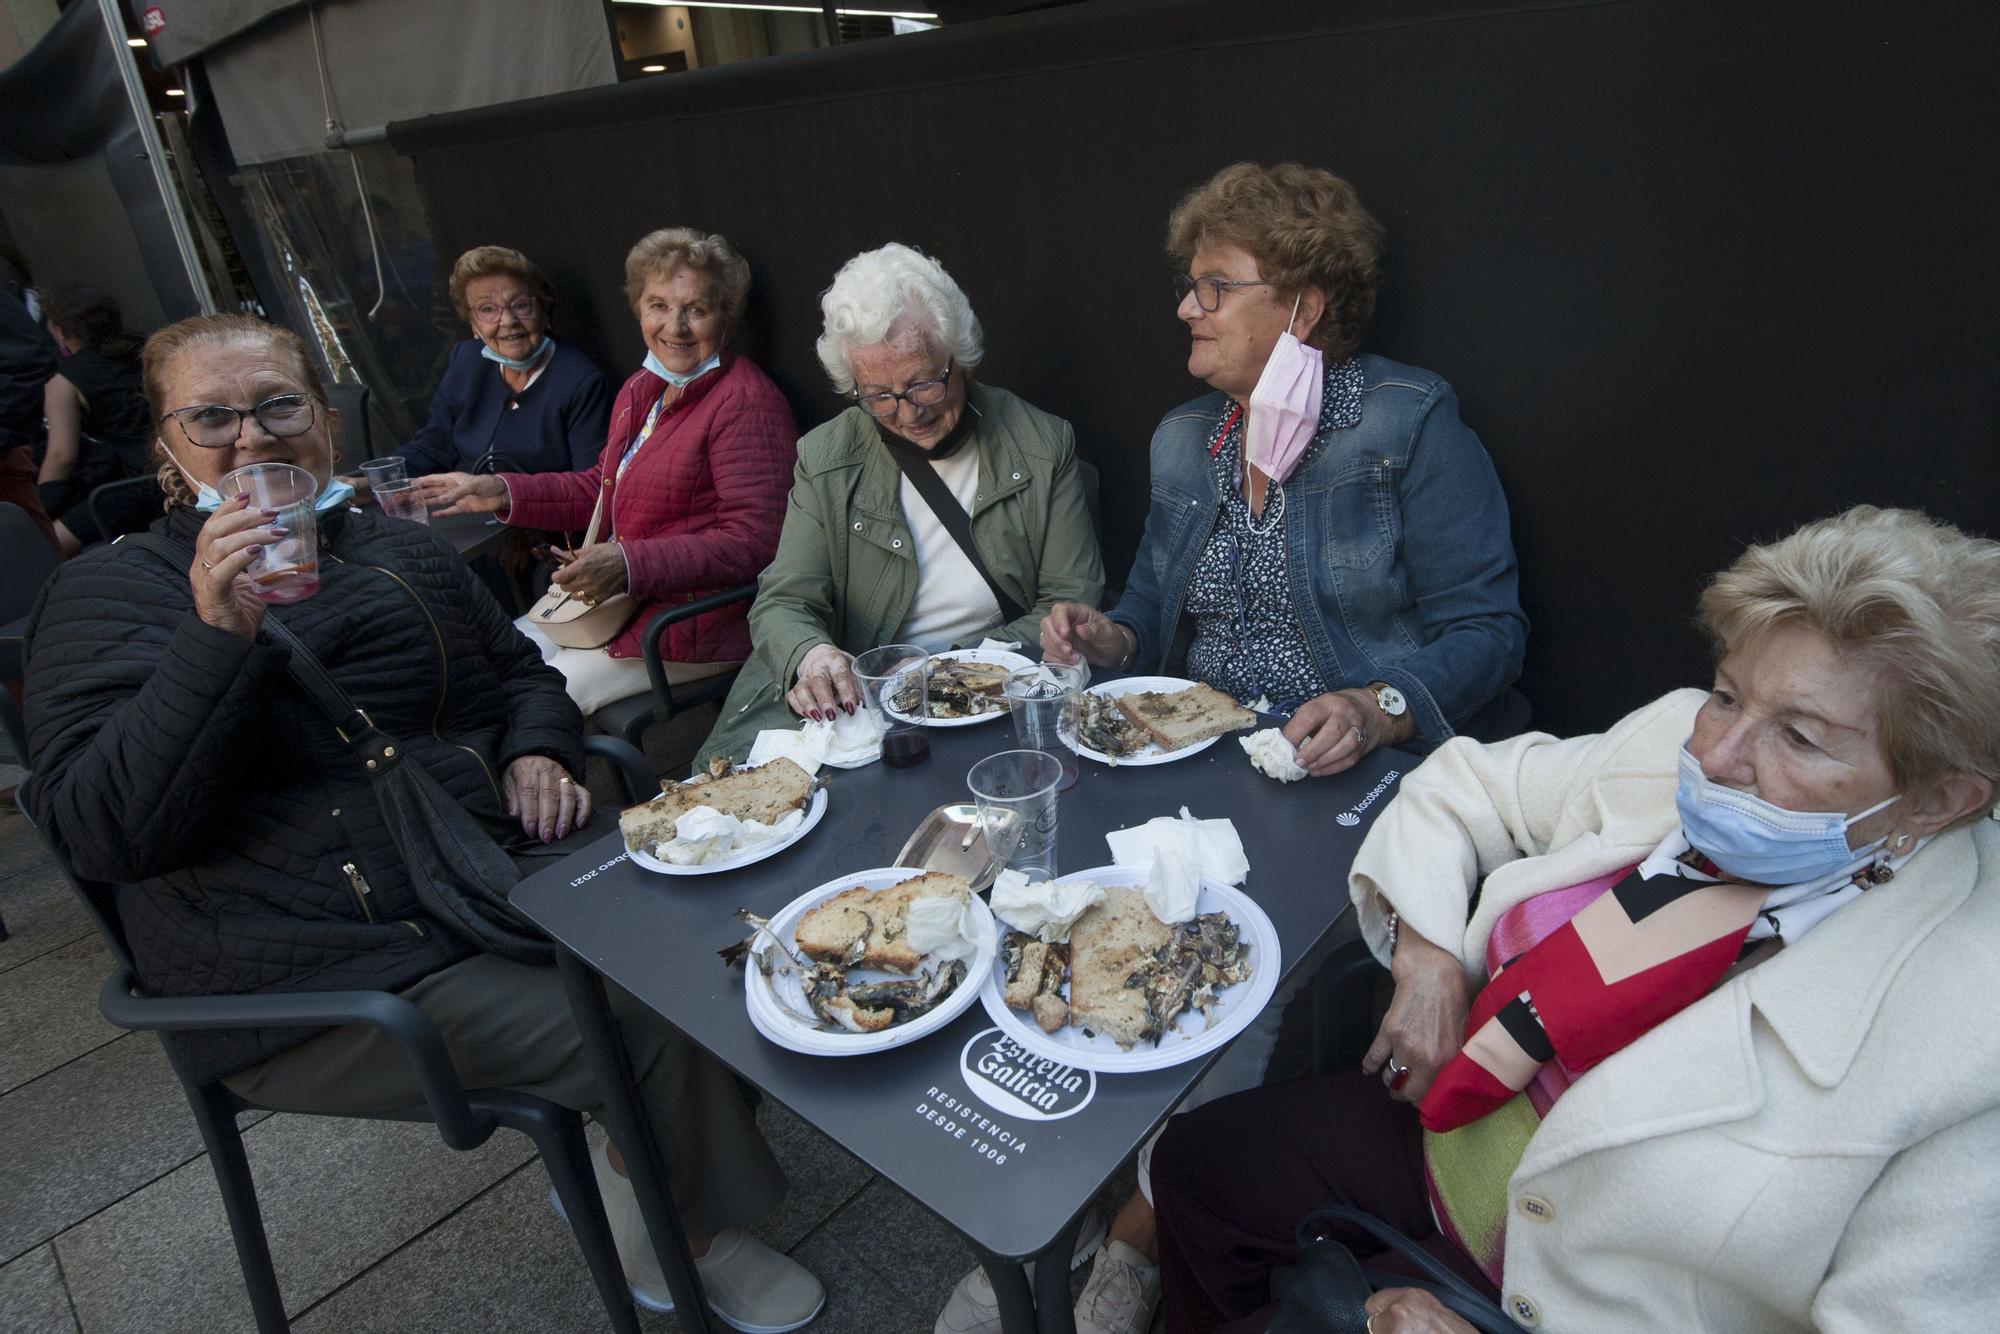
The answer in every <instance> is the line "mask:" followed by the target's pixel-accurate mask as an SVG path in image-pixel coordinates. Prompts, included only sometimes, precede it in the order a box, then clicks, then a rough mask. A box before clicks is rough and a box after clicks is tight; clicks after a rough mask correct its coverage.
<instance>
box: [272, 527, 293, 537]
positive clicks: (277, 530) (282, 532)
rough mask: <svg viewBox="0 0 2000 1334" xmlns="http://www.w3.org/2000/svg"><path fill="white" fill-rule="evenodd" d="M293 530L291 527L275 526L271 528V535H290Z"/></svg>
mask: <svg viewBox="0 0 2000 1334" xmlns="http://www.w3.org/2000/svg"><path fill="white" fill-rule="evenodd" d="M291 531H292V530H291V529H289V528H273V529H272V530H271V536H273V537H288V536H290V535H291Z"/></svg>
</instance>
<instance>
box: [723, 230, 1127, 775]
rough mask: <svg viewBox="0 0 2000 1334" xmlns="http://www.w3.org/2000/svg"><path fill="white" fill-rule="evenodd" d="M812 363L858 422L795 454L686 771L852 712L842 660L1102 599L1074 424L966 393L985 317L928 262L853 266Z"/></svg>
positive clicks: (993, 392) (832, 301) (910, 254)
mask: <svg viewBox="0 0 2000 1334" xmlns="http://www.w3.org/2000/svg"><path fill="white" fill-rule="evenodd" d="M820 310H821V313H822V315H823V316H824V318H825V329H824V331H823V332H822V333H821V334H820V338H819V359H820V364H821V365H822V366H824V367H825V368H826V373H827V376H828V378H829V379H831V380H832V381H833V383H834V387H835V388H837V389H839V390H840V391H841V392H842V393H845V394H849V395H851V396H852V397H853V398H854V406H853V407H851V408H849V409H847V410H846V411H845V412H843V413H841V414H840V415H839V416H837V417H835V418H834V419H833V420H832V421H829V422H826V423H825V424H823V425H821V426H819V427H816V428H815V429H814V430H813V431H811V432H810V433H809V434H807V436H806V437H805V439H803V440H801V441H800V442H799V464H798V475H797V477H796V479H795V480H794V481H793V484H792V496H791V508H790V510H789V512H788V513H787V514H786V516H785V528H784V535H783V537H782V538H781V539H780V540H779V543H778V556H777V559H776V560H774V561H772V562H771V568H770V569H768V570H766V571H765V572H764V577H763V580H762V581H761V584H760V587H759V589H758V592H757V602H756V605H755V606H753V607H752V608H751V611H750V635H751V639H752V641H753V642H754V643H755V645H756V653H755V655H754V656H753V657H752V658H751V660H750V661H749V662H748V663H747V664H745V665H744V668H743V673H742V675H741V676H739V677H738V678H737V680H736V686H735V689H733V690H732V691H731V692H730V695H729V699H728V701H727V702H726V703H724V705H723V706H722V716H721V718H720V720H719V721H718V722H717V724H716V728H715V730H714V731H713V732H712V733H710V734H709V738H708V740H707V741H706V742H705V743H703V748H702V749H701V750H700V751H699V752H698V753H697V755H696V758H697V760H701V759H705V758H706V757H708V756H710V755H717V754H726V755H729V756H731V757H732V758H734V759H738V760H740V759H742V758H743V757H744V756H745V755H746V754H748V753H749V750H750V747H751V745H752V743H753V742H754V741H755V740H756V738H757V733H758V732H759V731H761V730H763V729H765V728H783V727H790V726H792V725H793V724H794V720H795V718H817V719H826V718H831V717H833V716H834V714H835V713H836V711H845V712H847V713H852V712H854V710H855V709H856V708H857V707H859V705H860V702H861V695H860V691H859V687H858V685H857V684H856V682H855V680H854V676H853V673H852V672H851V671H850V670H849V664H850V661H851V658H852V655H853V654H856V653H862V652H865V651H867V650H868V649H871V648H875V647H877V646H878V645H882V644H899V643H913V644H920V645H922V646H923V647H925V648H926V649H941V648H946V647H949V646H952V645H957V644H967V643H977V642H978V641H979V640H980V639H982V638H984V637H986V636H989V635H991V636H994V637H997V638H1000V639H1011V640H1016V641H1021V642H1025V641H1027V640H1028V639H1030V638H1031V637H1032V636H1033V635H1034V633H1035V627H1036V626H1037V625H1038V624H1040V622H1041V618H1042V616H1043V615H1044V614H1046V612H1047V611H1048V608H1049V607H1050V606H1051V605H1052V604H1053V603H1055V602H1057V601H1059V600H1062V599H1079V600H1086V601H1093V602H1094V601H1096V599H1097V598H1099V597H1100V596H1102V594H1103V590H1104V566H1103V562H1102V561H1101V560H1100V559H1099V557H1098V554H1097V538H1096V535H1095V534H1094V533H1092V531H1091V527H1090V515H1089V512H1088V510H1087V509H1086V507H1085V503H1084V496H1083V480H1082V477H1081V475H1080V474H1079V473H1078V471H1077V463H1076V438H1075V434H1074V432H1072V431H1071V429H1070V425H1069V423H1068V422H1066V421H1064V420H1062V419H1061V418H1060V417H1052V416H1050V415H1049V414H1048V413H1046V412H1043V411H1041V410H1040V409H1039V408H1034V407H1031V406H1029V405H1028V404H1026V403H1024V402H1022V401H1021V400H1020V399H1018V398H1016V397H1014V395H1012V394H1010V393H1008V392H1007V391H1006V390H1004V389H995V388H992V387H990V386H988V385H985V384H977V383H974V382H973V379H972V372H973V371H974V370H975V369H976V368H977V367H978V365H979V363H980V359H981V357H982V355H983V350H982V345H981V340H982V334H981V331H980V327H979V318H978V317H977V316H976V315H974V314H973V313H972V305H971V303H970V302H968V301H967V300H966V298H965V293H964V292H962V291H961V290H959V286H958V284H957V283H956V282H953V281H952V278H951V275H950V274H948V273H946V272H945V271H944V267H943V266H942V265H940V264H939V263H938V262H937V261H936V260H934V259H931V258H930V257H929V256H927V255H924V254H922V253H920V252H918V251H916V250H913V249H911V248H910V247H909V246H906V245H895V244H891V245H886V246H883V247H882V248H881V249H879V250H870V251H867V252H865V253H863V254H859V255H856V256H855V257H854V258H853V259H850V260H848V261H847V263H846V264H844V265H842V266H841V269H840V272H839V273H837V274H835V275H834V279H833V285H832V286H831V287H829V288H827V290H826V292H825V294H824V295H822V296H821V298H820ZM905 466H909V467H918V468H928V469H931V470H932V471H934V472H935V473H936V474H937V476H938V478H939V479H940V480H942V481H943V482H944V484H945V487H946V488H947V489H948V490H949V491H950V494H951V496H952V497H953V498H954V499H955V500H956V503H957V504H958V505H959V506H960V507H961V508H962V509H964V510H966V511H967V512H968V513H969V514H970V516H971V533H972V538H973V542H974V544H975V545H976V546H977V547H978V549H979V552H980V555H981V557H982V559H983V560H984V561H985V563H986V567H987V570H988V572H989V573H990V574H991V575H992V577H993V579H994V580H995V581H996V582H997V584H998V585H999V587H1000V589H1001V590H1002V591H1004V592H1005V593H1006V595H1007V598H1008V600H1009V601H1010V602H1011V603H1013V604H1014V606H1013V607H1012V608H1011V609H1010V610H1011V613H1012V614H1008V615H1003V614H1002V611H1001V603H1000V600H999V599H998V598H997V597H996V596H995V594H994V591H993V589H992V588H991V587H989V585H988V584H987V582H986V581H985V580H984V579H983V578H981V577H980V575H979V573H978V571H977V570H976V569H975V568H974V567H973V565H972V562H971V561H970V560H968V559H967V557H966V555H965V553H964V552H963V551H961V550H960V549H959V547H958V545H957V543H956V542H955V541H954V540H953V538H952V536H951V534H950V532H949V531H947V530H946V528H945V526H944V524H943V523H942V522H940V521H939V520H938V518H937V517H936V515H935V514H934V513H933V511H932V509H931V507H930V505H929V503H928V502H927V501H926V500H925V499H924V497H923V496H922V494H921V493H920V492H919V491H918V490H917V488H916V487H915V485H914V484H912V483H911V481H910V480H909V479H908V477H906V476H904V475H903V471H902V470H903V468H904V467H905Z"/></svg>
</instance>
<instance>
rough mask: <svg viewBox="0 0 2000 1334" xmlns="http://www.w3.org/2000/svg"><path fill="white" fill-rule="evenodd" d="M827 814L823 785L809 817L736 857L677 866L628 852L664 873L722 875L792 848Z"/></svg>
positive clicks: (814, 796) (635, 860) (639, 863)
mask: <svg viewBox="0 0 2000 1334" xmlns="http://www.w3.org/2000/svg"><path fill="white" fill-rule="evenodd" d="M684 781H686V782H689V783H692V782H693V781H694V780H693V779H692V778H690V779H686V780H684ZM825 814H826V789H825V788H823V787H822V788H815V789H814V790H813V794H812V800H811V801H809V802H807V803H806V818H805V819H803V820H801V821H799V823H798V826H797V827H796V828H794V829H793V830H792V832H791V833H789V834H786V835H785V836H784V837H783V838H774V839H772V840H771V841H770V842H769V843H760V844H758V845H757V846H756V847H754V848H751V849H750V850H749V851H747V852H739V853H737V854H736V855H735V856H734V857H726V858H724V859H723V860H721V861H719V862H709V863H707V864H705V865H702V866H676V865H674V864H673V863H672V862H664V861H661V860H660V859H659V858H658V857H655V856H653V855H652V854H651V853H647V852H631V853H627V854H626V855H627V856H629V857H630V858H631V859H632V864H633V865H634V866H643V867H645V868H646V869H647V870H648V871H654V872H657V873H658V874H660V875H719V874H721V873H722V872H723V871H734V870H736V869H737V868H739V867H743V866H752V865H755V864H756V863H758V862H761V861H763V860H764V859H765V858H767V857H775V856H777V855H778V854H779V853H781V852H783V851H784V850H785V849H786V848H789V847H790V846H792V844H794V843H796V842H798V841H799V840H800V839H802V838H804V837H805V836H806V835H807V834H810V833H811V832H812V831H813V826H814V825H816V824H818V823H819V822H820V817H821V816H823V815H825Z"/></svg>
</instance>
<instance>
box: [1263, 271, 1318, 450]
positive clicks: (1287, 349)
mask: <svg viewBox="0 0 2000 1334" xmlns="http://www.w3.org/2000/svg"><path fill="white" fill-rule="evenodd" d="M1303 297H1304V293H1301V294H1300V296H1299V298H1295V299H1294V300H1293V301H1292V318H1291V320H1289V321H1287V323H1286V324H1285V331H1284V332H1283V333H1281V334H1279V335H1278V345H1277V346H1276V347H1274V348H1272V349H1271V355H1270V356H1269V357H1268V358H1266V359H1265V361H1264V373H1263V374H1262V375H1260V376H1258V377H1257V387H1256V388H1255V389H1252V390H1251V391H1250V420H1249V423H1248V424H1247V425H1246V426H1245V427H1244V429H1243V456H1244V457H1245V458H1247V459H1249V460H1250V463H1251V466H1253V467H1255V468H1256V469H1257V470H1258V471H1259V472H1261V473H1263V474H1264V475H1265V476H1266V477H1269V478H1270V479H1271V480H1272V481H1274V482H1278V483H1283V482H1284V480H1285V479H1286V478H1287V477H1289V476H1291V475H1292V469H1294V468H1296V467H1297V466H1298V464H1299V459H1300V458H1302V457H1303V456H1304V455H1305V452H1306V447H1307V446H1308V445H1310V444H1312V439H1313V435H1314V433H1315V432H1316V431H1317V430H1318V429H1319V405H1320V395H1321V394H1322V393H1323V392H1325V389H1326V358H1325V356H1324V355H1322V354H1321V352H1320V350H1319V349H1318V348H1316V347H1308V346H1306V345H1305V344H1304V343H1301V342H1300V341H1299V340H1298V339H1296V338H1294V337H1292V325H1293V324H1295V323H1297V322H1298V318H1299V300H1300V299H1303Z"/></svg>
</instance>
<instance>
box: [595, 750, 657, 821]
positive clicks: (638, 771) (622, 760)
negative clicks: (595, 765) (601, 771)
mask: <svg viewBox="0 0 2000 1334" xmlns="http://www.w3.org/2000/svg"><path fill="white" fill-rule="evenodd" d="M583 753H584V754H585V755H602V756H603V757H604V758H605V759H607V760H610V761H611V772H612V773H613V774H615V775H616V776H617V778H618V785H619V787H621V788H623V789H624V791H625V804H626V805H628V806H631V805H634V804H636V803H638V802H641V801H645V800H646V799H647V798H649V797H651V796H652V795H653V794H654V792H655V791H656V790H657V789H658V787H659V779H658V778H657V777H656V776H655V775H654V773H653V770H652V768H651V766H649V765H648V764H647V763H646V757H645V755H643V754H642V753H641V752H640V750H639V748H638V747H637V746H635V745H633V744H632V743H631V742H629V741H625V740H623V739H621V738H619V737H615V736H603V735H600V734H599V733H595V732H593V733H590V734H589V735H587V736H585V737H584V738H583Z"/></svg>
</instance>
